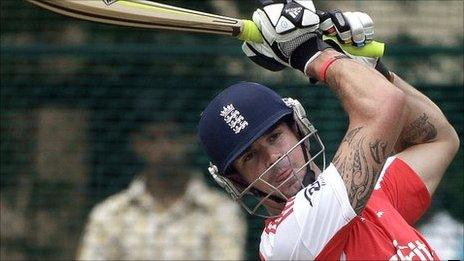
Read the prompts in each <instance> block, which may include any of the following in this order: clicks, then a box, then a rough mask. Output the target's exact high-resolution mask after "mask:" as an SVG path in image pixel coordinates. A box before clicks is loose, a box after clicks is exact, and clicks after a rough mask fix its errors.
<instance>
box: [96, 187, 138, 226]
mask: <svg viewBox="0 0 464 261" xmlns="http://www.w3.org/2000/svg"><path fill="white" fill-rule="evenodd" d="M130 201H131V196H130V193H129V188H126V189H124V190H122V191H120V192H118V193H116V194H114V195H111V196H109V197H107V198H106V199H104V200H103V201H102V202H100V203H98V204H97V205H95V206H94V207H93V209H92V211H91V213H90V218H91V219H94V220H108V219H109V218H113V217H116V216H117V215H118V214H120V213H121V212H122V211H123V210H125V209H126V208H127V207H128V206H129V204H130Z"/></svg>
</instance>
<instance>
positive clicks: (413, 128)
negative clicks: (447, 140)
mask: <svg viewBox="0 0 464 261" xmlns="http://www.w3.org/2000/svg"><path fill="white" fill-rule="evenodd" d="M436 137H437V129H436V128H435V125H433V124H432V123H431V122H430V120H429V117H428V116H427V114H425V113H423V114H422V115H421V116H419V118H417V119H416V120H415V121H413V122H412V123H410V124H409V125H408V126H407V127H405V128H404V130H403V135H402V141H403V143H404V146H405V147H406V148H407V147H410V146H412V145H416V144H420V143H426V142H429V141H432V140H433V139H435V138H436Z"/></svg>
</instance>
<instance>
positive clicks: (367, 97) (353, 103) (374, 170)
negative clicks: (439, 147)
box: [308, 50, 405, 214]
mask: <svg viewBox="0 0 464 261" xmlns="http://www.w3.org/2000/svg"><path fill="white" fill-rule="evenodd" d="M337 55H339V54H338V53H336V52H334V51H333V50H329V51H324V52H323V53H322V54H321V55H320V56H319V57H318V58H317V59H316V60H315V61H313V63H311V65H310V66H308V67H309V68H308V74H309V75H312V76H313V77H317V75H318V73H319V71H320V70H321V67H322V64H324V63H325V62H326V61H327V60H328V59H330V57H334V56H337ZM326 83H327V84H328V86H329V88H330V89H331V90H332V91H333V92H334V93H335V94H336V95H337V97H338V98H339V99H340V101H341V103H342V105H343V108H344V109H345V111H346V112H347V113H348V116H349V126H348V131H347V133H346V136H345V137H344V139H343V141H342V143H341V144H340V147H339V148H338V150H337V153H336V154H335V157H334V160H333V163H334V165H335V166H336V167H337V169H338V171H339V172H340V174H341V177H342V179H343V181H344V182H345V185H346V188H347V191H348V197H349V199H350V202H351V205H352V207H353V209H354V210H355V212H356V213H358V214H359V213H360V212H361V211H362V210H363V209H364V207H365V205H366V203H367V201H368V199H369V197H370V195H371V193H372V190H373V189H374V186H375V184H376V182H377V179H378V177H379V175H380V171H381V169H382V166H383V164H384V162H385V160H386V158H387V157H388V156H389V155H391V154H392V153H393V151H394V145H395V143H396V141H397V139H398V136H399V135H400V133H401V130H402V128H403V123H404V119H403V115H404V113H405V112H404V109H405V108H404V103H405V97H404V93H403V92H402V91H401V90H399V89H398V88H393V85H392V84H391V83H390V82H389V81H387V80H386V79H385V78H384V77H383V76H382V75H380V74H379V73H377V72H376V71H375V70H374V69H371V68H368V67H365V66H364V65H361V64H359V63H357V62H355V61H352V60H349V59H340V60H337V61H335V62H334V63H333V64H332V66H331V67H329V69H328V70H327V77H326Z"/></svg>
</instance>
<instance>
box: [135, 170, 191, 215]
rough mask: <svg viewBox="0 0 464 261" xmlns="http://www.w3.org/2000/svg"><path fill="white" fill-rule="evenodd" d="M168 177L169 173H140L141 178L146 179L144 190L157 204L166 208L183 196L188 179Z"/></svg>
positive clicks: (149, 171) (147, 171) (148, 171)
mask: <svg viewBox="0 0 464 261" xmlns="http://www.w3.org/2000/svg"><path fill="white" fill-rule="evenodd" d="M169 175H170V173H159V172H157V171H153V170H145V171H142V176H144V177H145V179H146V190H147V191H148V193H149V194H150V195H151V196H152V197H153V198H155V199H156V200H157V203H159V204H161V205H164V206H166V207H168V206H170V205H171V204H172V203H174V202H175V201H177V200H179V199H181V198H182V197H183V196H184V194H185V191H186V189H187V185H188V181H189V178H179V179H173V178H172V177H169ZM185 175H187V173H185ZM163 176H164V177H165V178H163ZM175 176H176V177H178V176H180V175H175Z"/></svg>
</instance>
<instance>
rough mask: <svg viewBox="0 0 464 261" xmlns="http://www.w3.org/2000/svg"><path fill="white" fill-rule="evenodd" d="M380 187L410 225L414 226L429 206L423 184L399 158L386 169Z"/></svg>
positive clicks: (429, 201)
mask: <svg viewBox="0 0 464 261" xmlns="http://www.w3.org/2000/svg"><path fill="white" fill-rule="evenodd" d="M380 185H381V188H382V190H383V192H384V193H385V194H386V196H387V197H388V198H389V200H390V202H391V203H392V204H393V206H394V207H395V208H396V210H398V212H399V213H400V214H401V215H402V216H403V218H404V219H405V220H406V221H407V222H408V223H409V224H410V225H414V224H415V223H416V222H417V220H419V218H420V217H421V216H422V215H423V214H424V213H425V211H426V210H427V209H428V208H429V206H430V203H431V197H430V194H429V192H428V190H427V187H426V186H425V184H424V182H423V181H422V179H421V178H420V177H419V176H418V175H417V174H416V172H415V171H414V170H413V169H412V168H411V167H410V166H409V165H407V164H406V163H405V162H404V161H403V160H401V159H399V158H395V159H394V160H393V161H392V162H391V164H390V165H389V166H387V167H386V170H385V174H384V176H383V180H382V181H381V183H380Z"/></svg>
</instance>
